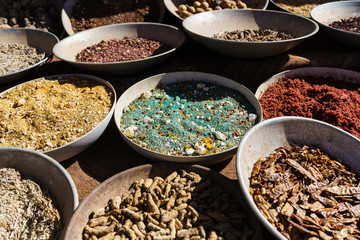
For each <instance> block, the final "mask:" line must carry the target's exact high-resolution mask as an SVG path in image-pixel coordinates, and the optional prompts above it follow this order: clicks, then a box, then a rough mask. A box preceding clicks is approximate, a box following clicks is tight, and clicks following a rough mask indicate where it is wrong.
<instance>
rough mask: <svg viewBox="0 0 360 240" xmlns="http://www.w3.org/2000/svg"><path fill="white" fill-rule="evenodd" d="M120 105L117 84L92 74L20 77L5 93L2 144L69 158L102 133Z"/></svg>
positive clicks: (1, 100)
mask: <svg viewBox="0 0 360 240" xmlns="http://www.w3.org/2000/svg"><path fill="white" fill-rule="evenodd" d="M115 105H116V92H115V89H114V88H113V87H112V85H111V84H110V83H108V82H107V81H105V80H103V79H101V78H98V77H95V76H91V75H82V74H63V75H55V76H48V77H42V78H38V79H34V80H31V81H28V82H24V83H21V84H19V85H16V86H15V87H12V88H10V89H8V90H6V91H4V92H2V93H1V94H0V112H1V114H0V119H1V120H0V122H1V127H0V147H19V148H26V149H31V150H35V151H39V152H42V153H45V154H46V155H48V156H50V157H52V158H54V159H55V160H57V161H59V162H60V161H64V160H66V159H68V158H71V157H73V156H75V155H76V154H78V153H80V152H81V151H83V150H84V149H86V148H87V147H89V146H90V145H91V144H92V143H93V142H95V141H96V140H97V139H98V138H99V137H100V135H101V134H102V133H103V131H104V130H105V128H106V126H107V125H108V123H109V121H110V119H111V118H112V114H113V112H114V109H115Z"/></svg>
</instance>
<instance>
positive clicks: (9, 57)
mask: <svg viewBox="0 0 360 240" xmlns="http://www.w3.org/2000/svg"><path fill="white" fill-rule="evenodd" d="M43 59H45V53H40V52H39V51H38V50H37V49H36V48H34V47H30V46H29V45H27V44H19V43H0V75H4V74H9V73H13V72H16V71H19V70H22V69H25V68H27V67H30V66H32V65H34V64H36V63H38V62H41V61H42V60H43Z"/></svg>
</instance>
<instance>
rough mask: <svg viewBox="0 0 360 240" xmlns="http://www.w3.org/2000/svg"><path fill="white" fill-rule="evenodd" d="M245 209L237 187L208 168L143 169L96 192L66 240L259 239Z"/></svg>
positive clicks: (85, 202) (122, 175)
mask: <svg viewBox="0 0 360 240" xmlns="http://www.w3.org/2000/svg"><path fill="white" fill-rule="evenodd" d="M243 203H244V202H243V200H242V196H241V194H240V190H239V186H238V185H237V184H236V182H233V181H231V180H229V179H228V178H226V177H224V176H223V175H221V174H220V173H218V172H216V171H213V170H210V169H209V168H206V167H202V166H198V165H185V164H175V163H156V164H153V165H151V164H147V165H141V166H138V167H134V168H131V169H128V170H126V171H123V172H120V173H118V174H116V175H114V176H112V177H111V178H109V179H107V180H105V181H104V182H103V183H101V184H100V185H99V186H98V187H97V188H96V189H94V190H93V191H92V192H91V193H90V194H89V195H88V196H87V197H86V198H85V199H84V200H83V201H82V202H81V203H80V205H79V207H78V208H77V209H76V211H75V213H74V215H73V217H72V218H71V221H70V223H69V225H68V228H67V230H66V234H65V239H66V240H82V239H101V238H103V239H126V238H128V239H254V240H255V239H263V237H262V230H263V229H262V226H261V224H260V223H259V222H258V221H257V219H256V218H255V216H254V215H252V214H249V211H248V210H249V209H248V208H247V207H246V206H245V205H244V204H243ZM95 237H96V238H95Z"/></svg>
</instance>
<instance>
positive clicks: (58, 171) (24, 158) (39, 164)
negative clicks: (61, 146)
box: [0, 147, 79, 240]
mask: <svg viewBox="0 0 360 240" xmlns="http://www.w3.org/2000/svg"><path fill="white" fill-rule="evenodd" d="M0 167H1V168H14V169H16V170H18V171H19V172H20V174H21V176H22V177H26V178H31V179H32V180H33V181H35V182H36V183H38V184H39V185H40V187H41V188H42V189H43V190H47V191H48V193H49V194H50V196H51V197H52V199H53V200H54V202H55V203H56V204H57V206H58V208H59V211H60V213H61V216H62V220H63V230H62V232H61V235H60V238H59V240H61V239H63V238H64V234H65V229H66V226H67V224H68V223H69V221H70V218H71V216H72V214H73V212H74V211H75V209H76V207H77V206H78V204H79V199H78V194H77V190H76V187H75V184H74V182H73V180H72V178H71V176H70V175H69V174H68V172H67V171H66V170H65V168H64V167H63V166H62V165H61V164H59V163H58V162H56V161H55V160H54V159H52V158H51V157H49V156H46V155H45V154H43V153H40V152H36V151H31V150H26V149H21V148H7V147H2V148H0Z"/></svg>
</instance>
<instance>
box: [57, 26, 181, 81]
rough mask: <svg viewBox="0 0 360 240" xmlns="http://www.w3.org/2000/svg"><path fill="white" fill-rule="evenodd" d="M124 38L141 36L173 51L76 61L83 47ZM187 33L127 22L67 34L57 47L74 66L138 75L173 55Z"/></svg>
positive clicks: (108, 73)
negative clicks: (109, 60) (121, 59)
mask: <svg viewBox="0 0 360 240" xmlns="http://www.w3.org/2000/svg"><path fill="white" fill-rule="evenodd" d="M124 37H141V38H146V39H149V40H155V41H159V42H162V43H165V44H167V45H168V46H170V47H171V49H170V50H168V51H166V52H164V53H161V54H158V55H155V56H151V57H148V58H144V59H139V60H134V61H126V62H114V63H87V62H76V61H75V56H76V54H78V53H79V52H81V50H83V49H84V48H86V47H89V46H91V45H93V44H96V43H99V42H100V41H101V40H110V39H122V38H124ZM185 38H186V35H185V33H184V32H183V31H181V30H180V29H178V28H176V27H173V26H170V25H165V24H161V23H145V22H142V23H123V24H114V25H107V26H102V27H97V28H93V29H89V30H85V31H82V32H78V33H76V34H74V35H71V36H69V37H66V38H64V39H62V40H61V41H60V42H58V43H57V44H56V45H55V46H54V49H53V52H54V54H55V56H56V57H58V58H59V59H61V60H63V61H65V62H67V63H69V64H70V65H72V66H74V67H76V68H79V69H82V70H85V71H88V72H95V73H100V74H103V75H125V74H137V73H139V72H142V71H145V70H148V69H150V68H152V67H154V66H156V65H157V64H159V63H161V62H163V61H165V60H166V59H167V58H169V57H170V56H171V55H172V54H173V53H174V52H175V51H176V50H177V49H178V48H179V47H180V46H181V45H182V44H183V43H184V42H185Z"/></svg>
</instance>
